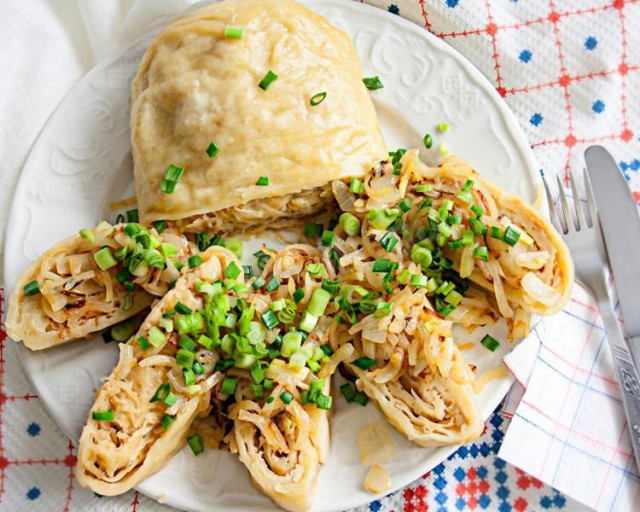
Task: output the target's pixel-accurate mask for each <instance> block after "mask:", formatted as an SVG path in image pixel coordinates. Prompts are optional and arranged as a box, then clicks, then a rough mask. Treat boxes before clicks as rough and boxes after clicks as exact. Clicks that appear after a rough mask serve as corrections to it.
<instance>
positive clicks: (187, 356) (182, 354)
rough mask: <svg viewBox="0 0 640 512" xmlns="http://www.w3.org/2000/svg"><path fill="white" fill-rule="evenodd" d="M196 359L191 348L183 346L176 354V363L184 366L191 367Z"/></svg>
mask: <svg viewBox="0 0 640 512" xmlns="http://www.w3.org/2000/svg"><path fill="white" fill-rule="evenodd" d="M194 359H195V354H194V353H193V352H191V351H190V350H185V349H183V348H181V349H180V350H178V353H177V354H176V363H178V365H179V366H182V367H183V368H191V367H192V366H193V362H194Z"/></svg>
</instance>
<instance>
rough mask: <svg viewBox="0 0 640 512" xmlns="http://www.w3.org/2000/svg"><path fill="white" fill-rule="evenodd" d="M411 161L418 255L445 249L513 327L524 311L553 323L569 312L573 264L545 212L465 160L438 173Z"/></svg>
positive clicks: (410, 219) (452, 161) (410, 220)
mask: <svg viewBox="0 0 640 512" xmlns="http://www.w3.org/2000/svg"><path fill="white" fill-rule="evenodd" d="M409 157H410V155H405V159H404V160H403V163H404V164H405V165H404V166H403V168H404V169H405V170H406V171H407V172H409V173H411V169H408V167H409V166H410V167H412V168H413V174H412V176H411V181H410V183H409V184H408V186H407V190H406V197H407V199H408V200H409V201H410V207H411V209H410V211H409V212H408V213H407V216H406V219H407V224H408V228H409V230H410V231H411V233H412V236H413V239H414V242H415V243H416V244H417V246H419V247H420V249H415V250H416V251H424V250H428V251H433V250H434V249H435V248H436V247H441V248H442V251H443V253H444V255H445V256H446V257H447V258H449V259H450V260H451V261H452V262H453V267H454V268H455V269H456V270H457V271H458V272H459V274H460V277H462V278H468V279H469V280H470V281H471V282H473V283H474V284H475V285H477V286H479V287H481V288H483V289H485V290H489V291H491V292H492V293H493V294H494V295H495V301H496V303H497V307H498V310H499V312H500V314H501V316H503V317H505V318H507V319H508V320H513V321H515V322H518V320H519V318H518V317H517V311H518V309H522V310H524V311H525V312H527V313H537V314H544V315H546V314H553V313H555V312H557V311H559V310H560V309H561V308H562V307H563V306H564V305H565V304H566V302H567V300H568V299H569V295H570V293H571V288H572V285H573V277H574V270H573V263H572V260H571V257H570V255H569V251H568V249H567V247H566V245H565V244H564V242H563V241H562V239H561V238H560V236H559V234H558V233H557V232H556V231H555V230H554V228H553V227H552V226H551V224H550V223H549V222H548V221H547V220H546V219H545V218H544V217H543V216H542V215H541V214H540V213H539V212H537V211H536V210H535V209H534V208H533V207H532V206H530V205H528V204H526V203H525V202H524V201H523V200H522V199H520V198H519V197H517V196H515V195H513V194H510V193H508V192H506V191H504V190H502V189H500V188H498V187H496V186H495V185H492V184H491V183H489V182H487V180H485V179H484V178H483V177H482V176H480V175H479V174H478V173H476V172H475V171H474V170H473V169H472V168H471V166H470V165H469V164H468V163H466V162H465V161H464V160H462V159H460V158H457V157H448V158H446V159H444V160H443V161H442V163H441V164H440V166H439V167H433V168H432V167H427V166H425V165H423V164H421V163H420V162H419V161H418V160H417V159H415V158H409ZM410 162H412V164H411V165H410V164H409V163H410Z"/></svg>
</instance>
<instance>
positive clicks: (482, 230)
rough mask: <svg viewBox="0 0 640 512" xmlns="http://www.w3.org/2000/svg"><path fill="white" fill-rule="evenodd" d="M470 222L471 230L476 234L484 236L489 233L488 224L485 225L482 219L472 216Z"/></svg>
mask: <svg viewBox="0 0 640 512" xmlns="http://www.w3.org/2000/svg"><path fill="white" fill-rule="evenodd" d="M469 224H470V225H471V230H472V231H473V234H474V235H477V236H484V235H486V234H487V226H485V225H484V223H483V222H482V221H481V220H479V219H476V218H474V217H471V218H470V219H469Z"/></svg>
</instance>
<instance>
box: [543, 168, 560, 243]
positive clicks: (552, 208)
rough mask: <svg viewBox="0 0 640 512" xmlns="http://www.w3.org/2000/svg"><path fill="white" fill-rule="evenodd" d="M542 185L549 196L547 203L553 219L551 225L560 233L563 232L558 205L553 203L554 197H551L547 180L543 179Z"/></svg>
mask: <svg viewBox="0 0 640 512" xmlns="http://www.w3.org/2000/svg"><path fill="white" fill-rule="evenodd" d="M542 184H543V185H544V191H545V194H546V195H547V203H548V205H549V216H550V217H551V224H553V227H554V228H556V229H557V230H558V231H562V227H561V226H560V220H559V219H558V212H557V211H556V205H555V203H554V201H553V197H552V196H551V191H550V190H549V185H548V184H547V180H546V178H545V177H544V176H543V177H542Z"/></svg>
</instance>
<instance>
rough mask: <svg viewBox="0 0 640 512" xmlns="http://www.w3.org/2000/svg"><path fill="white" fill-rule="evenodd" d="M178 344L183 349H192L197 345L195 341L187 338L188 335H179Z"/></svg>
mask: <svg viewBox="0 0 640 512" xmlns="http://www.w3.org/2000/svg"><path fill="white" fill-rule="evenodd" d="M178 346H179V347H180V348H183V349H185V350H194V349H195V348H196V347H197V345H196V342H195V341H193V340H192V339H191V338H189V336H181V337H180V340H179V341H178Z"/></svg>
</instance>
